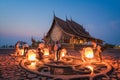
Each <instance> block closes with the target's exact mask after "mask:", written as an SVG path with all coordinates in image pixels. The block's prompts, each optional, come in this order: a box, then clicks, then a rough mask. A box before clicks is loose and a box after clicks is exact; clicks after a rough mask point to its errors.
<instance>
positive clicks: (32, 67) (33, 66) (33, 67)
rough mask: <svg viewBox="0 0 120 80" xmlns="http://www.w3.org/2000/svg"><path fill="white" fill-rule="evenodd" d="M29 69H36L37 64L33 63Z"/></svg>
mask: <svg viewBox="0 0 120 80" xmlns="http://www.w3.org/2000/svg"><path fill="white" fill-rule="evenodd" d="M28 68H30V69H36V62H32V63H31V64H30V65H28Z"/></svg>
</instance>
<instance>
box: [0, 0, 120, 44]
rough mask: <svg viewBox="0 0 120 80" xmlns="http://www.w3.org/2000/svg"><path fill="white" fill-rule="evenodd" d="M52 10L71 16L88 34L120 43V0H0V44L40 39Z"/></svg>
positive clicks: (47, 27) (48, 23)
mask: <svg viewBox="0 0 120 80" xmlns="http://www.w3.org/2000/svg"><path fill="white" fill-rule="evenodd" d="M53 11H54V12H55V15H56V16H57V17H60V18H61V19H63V20H65V19H66V16H67V17H68V19H70V16H71V17H72V19H73V20H74V21H76V22H77V23H79V24H81V25H83V26H84V27H85V29H86V30H87V31H89V33H90V34H91V35H92V36H93V37H96V38H100V39H103V40H104V41H105V42H107V43H111V44H120V1H119V0H0V46H1V45H3V44H15V43H16V42H17V41H18V40H22V41H26V42H28V43H30V40H31V37H32V36H33V37H34V38H35V39H37V40H40V39H41V37H43V35H44V33H47V31H48V30H49V28H50V26H51V24H52V20H53Z"/></svg>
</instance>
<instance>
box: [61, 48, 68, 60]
mask: <svg viewBox="0 0 120 80" xmlns="http://www.w3.org/2000/svg"><path fill="white" fill-rule="evenodd" d="M66 53H67V51H66V49H62V50H61V52H60V60H61V59H62V57H65V55H66Z"/></svg>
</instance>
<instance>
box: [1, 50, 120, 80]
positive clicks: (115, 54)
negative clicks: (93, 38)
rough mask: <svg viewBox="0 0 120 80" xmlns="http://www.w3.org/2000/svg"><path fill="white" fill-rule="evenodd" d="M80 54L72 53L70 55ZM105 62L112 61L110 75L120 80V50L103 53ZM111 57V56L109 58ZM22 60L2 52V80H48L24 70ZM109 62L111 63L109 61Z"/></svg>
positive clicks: (114, 79)
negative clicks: (21, 64)
mask: <svg viewBox="0 0 120 80" xmlns="http://www.w3.org/2000/svg"><path fill="white" fill-rule="evenodd" d="M73 53H74V55H75V54H79V53H77V52H76V53H75V52H74V51H71V53H70V54H73ZM102 54H103V56H107V57H103V60H110V61H111V62H110V64H111V65H112V66H113V67H114V70H113V72H112V73H111V74H110V75H109V76H110V79H111V80H120V65H119V64H120V57H119V54H120V50H114V49H108V50H105V51H104V52H103V53H102ZM108 55H109V56H108ZM21 59H22V58H18V57H13V56H11V52H8V53H6V54H5V53H3V52H2V51H1V52H0V80H46V79H47V78H46V77H42V76H39V75H37V74H34V73H31V72H28V71H26V70H25V69H23V68H22V67H21V66H20V65H19V63H20V61H21ZM108 62H109V61H108ZM47 80H50V79H47Z"/></svg>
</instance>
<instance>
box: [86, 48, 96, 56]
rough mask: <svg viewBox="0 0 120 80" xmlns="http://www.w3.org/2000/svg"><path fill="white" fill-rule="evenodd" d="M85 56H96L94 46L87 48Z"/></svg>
mask: <svg viewBox="0 0 120 80" xmlns="http://www.w3.org/2000/svg"><path fill="white" fill-rule="evenodd" d="M85 57H87V58H93V57H94V54H93V49H92V48H90V47H87V48H85Z"/></svg>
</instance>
